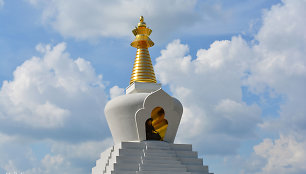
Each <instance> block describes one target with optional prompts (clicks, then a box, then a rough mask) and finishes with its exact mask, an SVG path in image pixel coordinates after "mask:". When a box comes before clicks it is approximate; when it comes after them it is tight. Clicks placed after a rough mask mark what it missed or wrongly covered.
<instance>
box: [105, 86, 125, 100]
mask: <svg viewBox="0 0 306 174" xmlns="http://www.w3.org/2000/svg"><path fill="white" fill-rule="evenodd" d="M124 92H125V90H124V89H123V88H119V87H118V86H113V87H112V88H111V89H110V90H109V93H110V97H111V99H113V98H115V97H118V96H120V95H124Z"/></svg>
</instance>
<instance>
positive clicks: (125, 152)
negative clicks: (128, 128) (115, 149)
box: [118, 149, 143, 156]
mask: <svg viewBox="0 0 306 174" xmlns="http://www.w3.org/2000/svg"><path fill="white" fill-rule="evenodd" d="M142 154H143V150H142V149H119V155H118V156H141V155H142Z"/></svg>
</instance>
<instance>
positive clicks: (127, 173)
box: [111, 170, 137, 174]
mask: <svg viewBox="0 0 306 174" xmlns="http://www.w3.org/2000/svg"><path fill="white" fill-rule="evenodd" d="M111 174H137V171H121V170H117V171H112V172H111Z"/></svg>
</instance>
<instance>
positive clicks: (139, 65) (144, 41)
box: [130, 16, 156, 84]
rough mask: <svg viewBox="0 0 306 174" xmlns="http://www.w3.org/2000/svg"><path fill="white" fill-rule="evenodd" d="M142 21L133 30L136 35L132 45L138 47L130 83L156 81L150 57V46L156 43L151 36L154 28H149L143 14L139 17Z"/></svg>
mask: <svg viewBox="0 0 306 174" xmlns="http://www.w3.org/2000/svg"><path fill="white" fill-rule="evenodd" d="M139 20H140V22H139V23H138V27H136V28H135V29H134V30H133V31H132V32H133V34H134V35H135V37H136V38H135V39H134V41H133V42H132V43H131V46H132V47H135V48H137V52H136V57H135V62H134V67H133V72H132V77H131V80H130V84H132V83H133V82H147V83H156V78H155V73H154V69H153V66H152V61H151V58H150V53H149V50H148V48H149V47H152V46H153V45H154V42H153V41H152V40H151V39H150V38H149V36H150V34H151V33H152V30H151V29H149V28H147V25H146V23H145V22H144V18H143V16H140V18H139Z"/></svg>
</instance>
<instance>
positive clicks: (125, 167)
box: [114, 163, 139, 172]
mask: <svg viewBox="0 0 306 174" xmlns="http://www.w3.org/2000/svg"><path fill="white" fill-rule="evenodd" d="M117 170H118V171H138V170H139V164H138V163H135V164H132V163H128V164H127V163H114V171H115V172H116V171H117Z"/></svg>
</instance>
